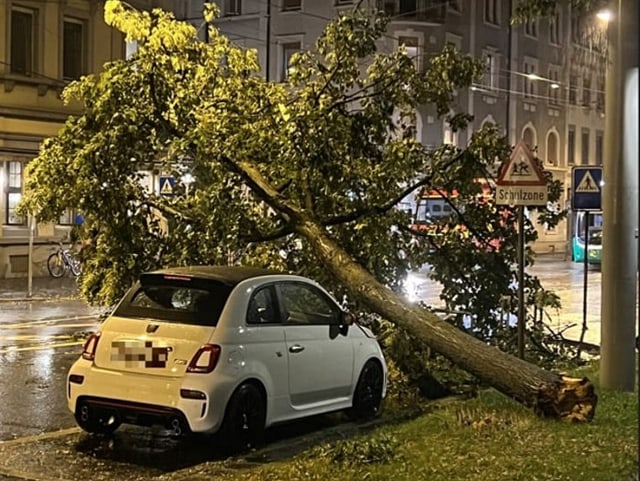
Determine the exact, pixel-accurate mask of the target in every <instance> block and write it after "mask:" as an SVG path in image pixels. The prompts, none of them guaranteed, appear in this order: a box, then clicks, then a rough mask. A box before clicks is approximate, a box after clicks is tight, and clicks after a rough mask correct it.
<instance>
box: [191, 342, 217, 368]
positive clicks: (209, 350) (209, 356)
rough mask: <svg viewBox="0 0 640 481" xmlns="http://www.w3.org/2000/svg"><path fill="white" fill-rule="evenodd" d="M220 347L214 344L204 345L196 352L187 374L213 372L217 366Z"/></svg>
mask: <svg viewBox="0 0 640 481" xmlns="http://www.w3.org/2000/svg"><path fill="white" fill-rule="evenodd" d="M220 350H221V348H220V346H217V345H215V344H205V345H204V346H202V347H201V348H200V349H198V352H196V354H195V356H193V359H191V362H190V363H189V366H188V367H187V372H197V373H205V374H206V373H208V372H211V371H213V370H214V369H215V368H216V364H218V359H219V358H220Z"/></svg>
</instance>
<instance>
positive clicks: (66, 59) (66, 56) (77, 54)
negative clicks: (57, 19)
mask: <svg viewBox="0 0 640 481" xmlns="http://www.w3.org/2000/svg"><path fill="white" fill-rule="evenodd" d="M84 44H85V42H84V25H83V23H82V22H81V21H79V20H74V19H70V18H65V19H64V26H63V38H62V78H63V79H64V80H74V79H79V78H80V77H81V76H82V75H83V74H84V73H85V72H84V65H85V60H84Z"/></svg>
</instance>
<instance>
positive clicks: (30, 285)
mask: <svg viewBox="0 0 640 481" xmlns="http://www.w3.org/2000/svg"><path fill="white" fill-rule="evenodd" d="M34 220H35V219H34V217H33V215H31V214H29V255H28V256H27V258H28V266H27V297H28V298H29V299H31V297H33V235H34V230H35V225H34V224H35V222H34Z"/></svg>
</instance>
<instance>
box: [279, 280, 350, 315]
mask: <svg viewBox="0 0 640 481" xmlns="http://www.w3.org/2000/svg"><path fill="white" fill-rule="evenodd" d="M279 289H280V294H281V300H282V304H283V308H284V311H285V313H286V318H285V320H286V322H287V323H291V324H321V325H322V324H327V325H328V324H338V323H339V322H340V310H339V308H338V307H337V306H336V305H335V303H333V302H332V301H331V299H329V298H328V297H327V296H326V295H325V294H324V293H323V292H322V291H320V290H319V289H317V288H315V287H313V286H311V285H308V284H304V283H301V282H287V283H283V284H280V285H279Z"/></svg>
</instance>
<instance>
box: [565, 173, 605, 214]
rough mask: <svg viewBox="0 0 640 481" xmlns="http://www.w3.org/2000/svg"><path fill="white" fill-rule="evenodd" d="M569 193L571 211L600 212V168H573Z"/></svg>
mask: <svg viewBox="0 0 640 481" xmlns="http://www.w3.org/2000/svg"><path fill="white" fill-rule="evenodd" d="M571 193H572V195H571V208H572V209H573V210H602V167H574V168H573V171H572V175H571Z"/></svg>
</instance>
